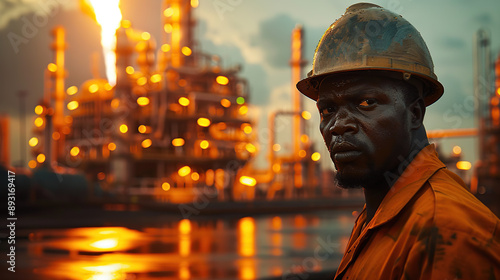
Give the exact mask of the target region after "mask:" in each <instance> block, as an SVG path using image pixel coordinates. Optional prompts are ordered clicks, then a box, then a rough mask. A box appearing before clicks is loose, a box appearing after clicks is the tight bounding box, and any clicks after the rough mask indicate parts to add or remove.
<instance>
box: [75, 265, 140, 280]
mask: <svg viewBox="0 0 500 280" xmlns="http://www.w3.org/2000/svg"><path fill="white" fill-rule="evenodd" d="M129 267H130V266H128V265H125V264H121V263H113V264H108V265H101V266H87V267H82V269H83V270H85V271H88V272H91V273H92V274H91V276H90V278H88V280H118V279H126V277H127V275H126V274H125V273H124V272H123V271H124V270H127V269H128V268H129Z"/></svg>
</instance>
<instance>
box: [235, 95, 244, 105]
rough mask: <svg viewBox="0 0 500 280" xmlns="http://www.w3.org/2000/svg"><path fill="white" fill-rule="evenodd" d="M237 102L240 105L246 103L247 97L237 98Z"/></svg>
mask: <svg viewBox="0 0 500 280" xmlns="http://www.w3.org/2000/svg"><path fill="white" fill-rule="evenodd" d="M236 103H238V104H239V105H242V104H243V103H245V98H243V97H241V96H240V97H238V98H236Z"/></svg>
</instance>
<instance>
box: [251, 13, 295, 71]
mask: <svg viewBox="0 0 500 280" xmlns="http://www.w3.org/2000/svg"><path fill="white" fill-rule="evenodd" d="M296 23H297V21H296V20H294V19H293V18H291V17H290V16H288V15H285V14H280V15H277V16H274V17H272V18H270V19H267V20H264V21H262V22H260V23H259V30H258V33H257V34H254V35H253V36H252V37H251V39H250V43H251V45H253V46H259V47H260V48H261V49H262V51H263V53H264V57H265V60H266V62H268V63H269V64H270V65H271V66H273V67H276V68H286V67H289V63H288V61H289V59H290V40H291V39H290V34H291V32H292V30H293V28H294V27H295V25H296Z"/></svg>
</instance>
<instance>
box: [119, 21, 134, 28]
mask: <svg viewBox="0 0 500 280" xmlns="http://www.w3.org/2000/svg"><path fill="white" fill-rule="evenodd" d="M121 25H122V27H123V28H130V27H131V26H132V23H131V22H130V20H126V19H125V20H122V22H121Z"/></svg>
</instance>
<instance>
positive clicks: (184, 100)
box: [179, 97, 190, 107]
mask: <svg viewBox="0 0 500 280" xmlns="http://www.w3.org/2000/svg"><path fill="white" fill-rule="evenodd" d="M189 103H190V102H189V99H187V98H186V97H181V98H179V104H181V105H182V106H184V107H186V106H188V105H189Z"/></svg>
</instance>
